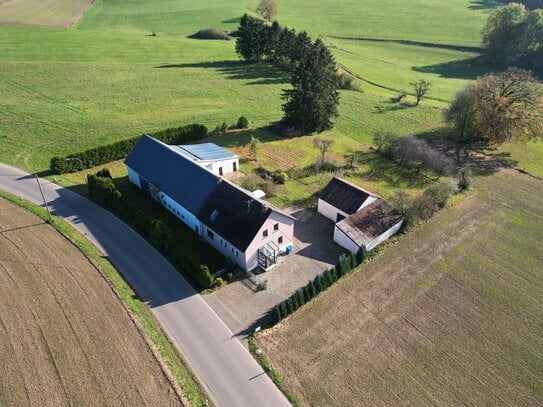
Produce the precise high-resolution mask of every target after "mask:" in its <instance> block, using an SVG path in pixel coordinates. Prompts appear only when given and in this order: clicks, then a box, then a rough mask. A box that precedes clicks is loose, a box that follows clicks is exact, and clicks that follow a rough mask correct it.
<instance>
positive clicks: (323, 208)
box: [317, 198, 349, 223]
mask: <svg viewBox="0 0 543 407" xmlns="http://www.w3.org/2000/svg"><path fill="white" fill-rule="evenodd" d="M317 211H318V212H319V213H320V214H321V215H323V216H325V217H327V218H328V219H330V220H331V221H332V222H334V223H336V219H337V214H338V213H340V214H342V215H343V216H345V217H347V216H349V214H348V213H346V212H343V211H341V210H339V209H338V208H336V207H335V206H332V205H330V204H329V203H328V202H326V201H323V200H322V199H320V198H319V203H318V204H317Z"/></svg>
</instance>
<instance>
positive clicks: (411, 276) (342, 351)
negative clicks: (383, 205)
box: [258, 170, 543, 406]
mask: <svg viewBox="0 0 543 407" xmlns="http://www.w3.org/2000/svg"><path fill="white" fill-rule="evenodd" d="M476 188H477V189H476V191H475V192H474V193H472V194H471V195H470V196H468V197H467V198H465V199H464V200H462V201H461V202H460V203H459V204H457V205H455V206H454V207H452V208H449V209H446V210H444V211H442V212H441V213H440V214H438V215H437V216H436V217H435V218H434V219H432V220H431V221H430V222H428V223H427V224H425V225H423V226H422V227H420V228H418V229H416V230H414V231H413V232H411V233H409V234H408V235H407V236H404V237H403V238H401V239H400V240H399V241H398V242H397V243H396V244H394V245H392V246H390V247H389V248H388V249H387V250H386V251H385V252H384V253H382V254H381V255H380V256H379V257H378V258H376V259H374V260H372V261H371V262H369V263H367V264H365V265H363V266H362V268H361V270H359V271H358V272H357V273H355V274H354V275H352V276H350V277H348V278H346V279H344V280H341V282H339V283H338V284H337V285H336V286H334V287H333V288H331V289H330V290H329V291H327V292H326V293H324V294H322V295H321V296H320V297H318V298H317V299H316V300H314V301H312V302H311V303H309V304H307V305H305V306H304V307H303V308H302V309H301V311H299V312H297V313H296V314H295V315H293V316H292V317H290V318H289V319H287V320H286V321H284V322H282V323H281V324H280V325H278V326H276V327H274V328H273V329H271V330H269V331H266V332H265V333H264V334H263V335H262V336H259V337H258V344H259V346H260V347H261V348H262V349H264V350H265V354H266V355H267V356H268V358H269V359H270V361H271V363H272V364H273V366H274V367H275V368H276V369H277V370H278V371H279V373H280V374H281V375H282V377H283V380H284V381H285V382H286V383H287V384H288V386H289V388H290V389H291V390H293V391H294V392H295V394H297V395H298V396H299V397H300V399H301V400H302V403H301V404H302V405H312V406H330V405H334V406H345V405H360V404H361V403H362V404H365V405H443V406H448V405H462V404H463V405H525V406H528V405H532V406H535V405H540V403H541V400H542V399H543V375H542V373H543V372H542V370H541V368H542V366H543V342H542V339H541V329H542V327H543V314H542V313H541V310H542V307H543V303H542V299H543V284H542V281H543V256H542V253H541V250H540V246H541V240H542V239H543V212H542V208H541V197H542V196H543V182H541V181H540V180H537V179H534V178H532V177H530V176H527V175H522V174H520V173H518V172H516V171H513V170H503V171H501V172H499V173H497V174H494V175H491V176H486V177H480V178H479V179H477V182H476Z"/></svg>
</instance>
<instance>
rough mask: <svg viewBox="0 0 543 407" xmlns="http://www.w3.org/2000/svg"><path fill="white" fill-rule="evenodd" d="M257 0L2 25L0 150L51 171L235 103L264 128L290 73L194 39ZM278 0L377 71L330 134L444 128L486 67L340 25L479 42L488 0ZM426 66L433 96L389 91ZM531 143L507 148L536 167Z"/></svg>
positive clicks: (104, 4) (164, 4)
mask: <svg viewBox="0 0 543 407" xmlns="http://www.w3.org/2000/svg"><path fill="white" fill-rule="evenodd" d="M256 3H257V2H256V1H250V2H242V1H238V0H236V1H233V2H227V3H225V2H221V1H218V0H204V1H203V2H198V3H194V2H189V1H187V0H181V1H173V0H156V1H153V2H149V1H143V0H108V1H100V0H99V1H97V2H96V3H95V4H94V5H93V6H92V7H91V8H90V9H89V10H88V11H87V12H86V13H85V14H84V15H83V17H82V18H81V19H80V20H79V22H78V23H77V25H76V27H75V28H72V29H44V28H30V27H23V26H18V27H15V26H0V47H1V49H2V53H1V54H0V143H1V148H0V160H2V161H5V162H8V163H10V164H13V165H16V166H20V167H22V168H26V169H29V170H32V171H43V170H46V169H47V168H48V163H49V159H50V158H51V156H54V155H59V154H60V155H65V154H69V153H70V152H73V151H79V150H82V149H86V148H89V147H93V146H97V145H100V144H103V143H107V142H110V141H113V140H117V139H122V138H126V137H131V136H134V135H137V134H140V133H144V132H151V131H154V130H158V129H162V128H165V127H170V126H179V125H183V124H186V123H191V122H201V123H203V124H206V125H207V126H209V127H214V126H216V125H217V124H220V123H222V122H223V121H226V122H227V123H229V124H230V123H233V122H235V121H236V119H237V118H238V117H239V116H240V115H245V116H247V117H248V118H249V120H250V121H251V126H252V127H260V126H263V125H265V124H267V123H268V122H269V121H271V120H275V119H278V118H280V117H281V104H282V100H281V90H282V89H284V88H288V86H289V83H288V82H289V81H288V79H289V77H288V74H285V73H284V72H281V71H279V70H278V69H276V68H274V67H272V66H270V65H267V64H245V63H244V62H243V61H241V60H240V59H239V57H238V56H237V55H236V54H235V52H234V41H202V40H193V39H188V38H186V36H187V35H190V34H192V33H194V32H196V31H198V30H199V29H202V28H208V27H216V28H221V29H228V30H232V29H235V28H236V26H237V21H238V18H239V16H240V15H241V14H242V13H244V12H251V10H254V8H255V6H256ZM278 5H279V14H278V16H277V18H278V19H279V21H280V22H281V23H282V24H284V25H288V26H292V27H295V28H296V29H305V30H307V31H308V32H309V33H310V34H311V35H312V36H313V37H316V36H317V35H323V36H324V38H325V41H326V42H327V43H329V45H331V46H332V50H333V52H334V54H335V56H336V58H337V60H338V62H339V63H341V64H343V65H345V66H346V67H347V68H348V69H350V70H351V71H353V72H355V73H356V74H357V75H358V76H360V77H361V78H364V79H366V80H368V81H370V82H372V83H374V84H376V86H374V85H370V84H368V83H367V82H364V81H362V80H360V81H359V85H360V87H361V90H362V92H350V91H342V92H341V105H340V109H339V110H340V114H341V115H340V117H339V118H338V120H337V123H336V127H335V129H334V131H333V132H332V134H340V135H342V136H347V137H350V138H353V139H355V140H357V141H361V142H363V143H366V144H368V143H370V142H371V137H372V135H373V133H374V132H376V131H392V132H395V133H399V134H417V133H427V132H431V131H433V130H437V129H439V128H441V127H442V126H443V122H442V109H443V108H445V107H446V106H447V104H448V102H449V101H450V100H451V99H452V97H453V95H454V93H455V92H456V91H457V90H458V89H459V88H461V87H462V86H463V85H465V84H466V83H467V82H468V81H470V80H472V79H474V78H475V77H476V76H477V75H480V74H481V73H484V72H485V69H486V68H485V67H484V66H483V65H481V64H480V63H479V62H478V59H477V55H476V54H475V53H473V52H467V51H459V50H456V49H449V48H442V47H438V48H436V47H428V46H418V45H405V44H399V43H394V42H385V43H383V42H371V41H359V40H346V39H339V38H334V37H333V36H340V37H356V38H380V39H393V40H408V41H419V42H424V43H433V44H445V45H453V46H469V47H473V46H478V43H479V38H480V35H479V32H480V30H481V28H482V26H483V25H484V22H485V19H486V16H487V15H488V13H489V12H490V10H491V7H493V5H494V4H493V3H492V2H489V1H483V0H481V1H471V0H453V1H448V2H445V1H439V2H437V3H436V2H435V1H433V2H431V1H428V0H416V1H415V2H410V3H405V2H400V1H398V0H394V1H391V2H387V4H386V5H383V3H382V2H377V1H374V0H365V1H341V2H340V4H337V2H331V1H329V0H323V1H318V2H317V1H313V2H309V3H308V2H302V1H299V0H296V1H289V2H285V1H281V0H279V1H278ZM152 32H155V33H156V34H157V36H152V35H151V33H152ZM419 78H424V79H427V80H429V81H430V82H432V84H433V86H432V91H431V93H430V99H427V100H424V101H423V102H422V105H421V106H420V107H418V108H410V107H407V106H405V105H396V104H392V103H390V97H392V96H395V95H396V93H397V91H398V90H402V89H405V90H408V91H409V82H412V81H414V80H416V79H419ZM407 101H408V102H409V101H410V99H409V98H408V99H407ZM536 149H538V150H540V144H536ZM533 151H534V148H532V147H530V146H528V147H526V146H514V147H512V148H508V147H504V148H502V149H501V152H502V153H505V154H510V159H511V161H512V162H517V163H518V165H519V166H521V167H523V168H527V169H529V170H530V171H532V172H534V173H536V174H539V175H541V174H543V168H541V167H543V166H542V165H541V164H540V162H539V161H538V160H537V155H536V156H535V157H534V154H533Z"/></svg>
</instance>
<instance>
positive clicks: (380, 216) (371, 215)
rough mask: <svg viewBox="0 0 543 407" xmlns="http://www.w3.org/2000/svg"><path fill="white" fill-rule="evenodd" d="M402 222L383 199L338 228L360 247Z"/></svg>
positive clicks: (371, 204) (354, 215)
mask: <svg viewBox="0 0 543 407" xmlns="http://www.w3.org/2000/svg"><path fill="white" fill-rule="evenodd" d="M401 220H402V217H401V216H399V215H397V214H396V212H394V210H393V209H392V208H391V207H390V206H389V205H388V204H387V203H386V202H385V201H383V200H382V199H377V200H375V201H373V202H372V203H370V204H369V205H367V206H365V207H363V208H362V209H360V210H359V211H358V212H356V213H355V214H353V215H351V216H349V217H347V218H345V219H343V220H341V221H340V222H338V223H337V225H336V226H337V227H338V228H339V229H340V230H341V231H342V232H343V233H345V234H346V235H347V236H349V238H350V239H351V240H352V241H353V242H355V243H356V244H357V245H358V246H359V247H360V246H362V245H364V246H365V245H367V244H368V243H370V242H371V241H372V240H374V239H375V238H377V237H379V236H381V235H382V234H383V233H385V232H386V231H387V230H389V229H390V228H391V227H393V226H394V225H396V224H397V223H398V222H400V221H401Z"/></svg>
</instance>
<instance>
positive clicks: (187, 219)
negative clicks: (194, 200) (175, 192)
mask: <svg viewBox="0 0 543 407" xmlns="http://www.w3.org/2000/svg"><path fill="white" fill-rule="evenodd" d="M158 198H159V201H160V203H161V204H162V206H164V208H166V209H167V210H168V211H170V212H171V213H172V214H173V215H175V216H176V217H177V218H179V219H180V220H181V221H182V222H183V223H184V224H186V225H187V226H188V227H189V228H191V229H192V230H193V231H194V232H195V233H197V234H201V231H202V230H201V225H200V221H199V220H198V219H197V218H196V216H195V215H193V214H192V213H191V212H190V211H188V210H187V209H185V207H183V206H182V205H179V204H178V203H177V202H176V201H174V200H173V199H172V198H170V197H169V196H168V195H166V194H165V193H164V192H160V193H159V194H158Z"/></svg>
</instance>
